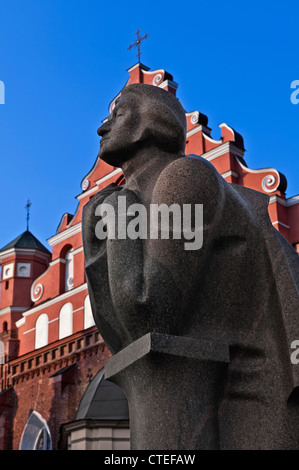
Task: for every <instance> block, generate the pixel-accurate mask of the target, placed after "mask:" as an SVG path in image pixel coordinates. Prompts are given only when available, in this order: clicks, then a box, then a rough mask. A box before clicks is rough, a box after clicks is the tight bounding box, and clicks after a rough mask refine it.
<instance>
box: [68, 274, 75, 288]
mask: <svg viewBox="0 0 299 470" xmlns="http://www.w3.org/2000/svg"><path fill="white" fill-rule="evenodd" d="M73 284H74V280H73V278H72V276H70V277H69V278H68V280H67V285H68V287H73Z"/></svg>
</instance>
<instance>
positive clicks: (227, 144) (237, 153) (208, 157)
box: [201, 142, 244, 163]
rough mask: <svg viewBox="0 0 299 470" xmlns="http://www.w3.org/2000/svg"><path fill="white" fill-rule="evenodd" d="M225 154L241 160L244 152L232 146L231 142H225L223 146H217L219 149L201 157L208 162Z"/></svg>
mask: <svg viewBox="0 0 299 470" xmlns="http://www.w3.org/2000/svg"><path fill="white" fill-rule="evenodd" d="M226 153H233V154H234V155H235V156H236V157H240V158H243V156H244V150H241V149H239V148H238V147H237V146H236V145H234V144H233V142H225V143H224V144H222V145H219V147H216V148H215V149H212V150H209V151H208V152H206V153H203V154H202V155H201V157H202V158H204V159H205V160H208V161H209V162H210V161H212V160H214V159H215V158H218V157H221V156H222V155H225V154H226ZM238 162H239V160H238ZM239 163H240V162H239Z"/></svg>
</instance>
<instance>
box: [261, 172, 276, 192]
mask: <svg viewBox="0 0 299 470" xmlns="http://www.w3.org/2000/svg"><path fill="white" fill-rule="evenodd" d="M278 184H279V181H277V180H276V178H275V176H274V175H267V176H265V178H264V179H263V181H262V188H263V190H264V191H265V192H266V193H273V192H274V191H276V190H277V187H278Z"/></svg>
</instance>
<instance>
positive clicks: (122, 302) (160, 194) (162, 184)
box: [106, 157, 224, 343]
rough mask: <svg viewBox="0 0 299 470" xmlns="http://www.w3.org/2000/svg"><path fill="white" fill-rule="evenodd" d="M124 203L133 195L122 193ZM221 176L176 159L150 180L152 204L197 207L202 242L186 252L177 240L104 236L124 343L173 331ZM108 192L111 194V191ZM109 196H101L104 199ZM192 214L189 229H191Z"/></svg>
mask: <svg viewBox="0 0 299 470" xmlns="http://www.w3.org/2000/svg"><path fill="white" fill-rule="evenodd" d="M122 194H123V195H126V196H127V201H129V202H130V203H133V202H136V199H134V195H133V194H132V193H131V192H130V191H128V190H124V191H122ZM223 194H224V190H223V183H222V178H221V176H220V175H219V174H218V173H217V172H216V170H215V169H214V168H213V167H212V165H210V164H209V163H208V162H205V161H203V160H202V159H201V160H200V161H198V160H195V159H189V158H186V157H184V158H181V159H179V160H176V161H174V162H173V163H171V164H170V165H169V166H168V167H167V168H166V169H165V170H164V171H163V172H162V173H161V175H160V177H159V179H158V181H157V182H156V185H155V188H154V191H153V195H152V200H151V203H152V204H157V205H160V204H166V205H167V206H168V207H169V206H171V205H172V204H176V205H178V206H179V207H180V208H181V209H182V210H183V205H184V204H190V205H191V207H194V205H195V204H202V205H203V214H204V216H203V219H204V227H203V246H202V248H200V249H197V250H190V249H189V250H186V249H185V245H184V243H185V242H186V240H183V239H172V238H173V237H172V236H173V233H170V237H169V239H161V238H159V239H151V238H150V237H149V233H148V238H147V239H145V240H142V239H136V240H132V239H130V238H128V237H127V238H126V239H115V240H107V245H106V246H107V262H108V273H109V285H110V292H111V299H112V302H113V305H114V309H115V311H116V312H117V315H118V317H119V318H120V319H121V321H122V323H123V325H124V327H125V328H126V330H127V331H126V336H127V338H128V341H127V343H129V342H131V341H133V340H134V339H136V338H137V337H140V336H141V335H143V334H145V333H146V332H148V331H159V332H164V333H168V334H178V331H179V330H180V328H181V324H182V322H183V321H184V312H186V314H187V312H188V308H189V307H190V302H192V299H194V293H195V292H196V289H198V286H199V279H200V276H201V275H202V273H203V270H204V268H205V266H206V264H207V261H208V259H209V246H210V244H211V240H212V239H213V230H214V229H215V225H217V220H218V219H219V217H220V212H221V206H222V204H223V199H224V195H223ZM113 196H114V195H113ZM108 200H109V198H108V199H107V201H108ZM195 222H196V220H195V217H194V214H193V218H192V229H194V227H195V225H196V224H195Z"/></svg>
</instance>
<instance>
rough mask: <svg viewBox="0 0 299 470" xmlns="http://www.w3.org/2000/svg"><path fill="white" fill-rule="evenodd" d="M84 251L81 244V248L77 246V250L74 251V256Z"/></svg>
mask: <svg viewBox="0 0 299 470" xmlns="http://www.w3.org/2000/svg"><path fill="white" fill-rule="evenodd" d="M81 251H83V246H80V247H79V248H76V250H74V251H73V256H74V255H77V254H78V253H81Z"/></svg>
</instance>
